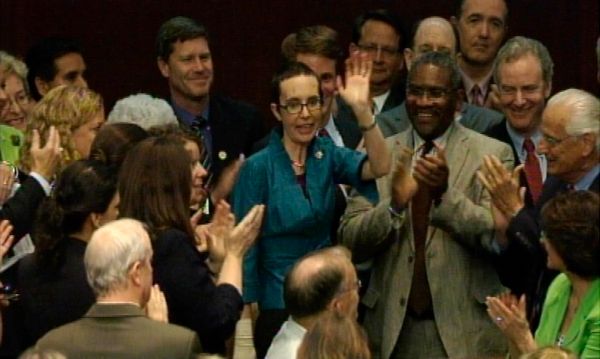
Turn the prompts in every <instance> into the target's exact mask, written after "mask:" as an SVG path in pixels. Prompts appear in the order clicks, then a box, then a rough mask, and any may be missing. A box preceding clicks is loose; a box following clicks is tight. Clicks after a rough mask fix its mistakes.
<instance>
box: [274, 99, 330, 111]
mask: <svg viewBox="0 0 600 359" xmlns="http://www.w3.org/2000/svg"><path fill="white" fill-rule="evenodd" d="M309 101H316V103H315V104H318V105H319V107H315V108H313V109H311V108H310V107H309V106H310V104H309ZM294 105H295V106H300V107H299V108H298V111H290V110H289V107H290V106H294ZM277 106H278V107H279V108H283V109H284V110H285V112H287V113H289V114H290V115H297V114H299V113H302V109H303V108H304V107H306V110H307V111H308V112H310V113H313V112H314V111H317V110H320V109H321V108H322V107H323V99H322V98H321V97H320V96H313V97H309V98H308V99H307V100H306V102H301V101H298V103H296V102H295V101H290V102H288V103H286V104H281V103H280V104H277Z"/></svg>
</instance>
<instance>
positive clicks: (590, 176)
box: [574, 164, 600, 191]
mask: <svg viewBox="0 0 600 359" xmlns="http://www.w3.org/2000/svg"><path fill="white" fill-rule="evenodd" d="M598 173H600V164H597V165H596V166H594V168H592V169H591V170H589V171H588V173H586V174H585V176H583V177H582V178H581V179H580V180H579V181H577V183H575V186H574V187H575V189H576V190H578V191H584V190H588V189H589V188H590V187H591V186H592V183H594V180H595V179H596V177H598Z"/></svg>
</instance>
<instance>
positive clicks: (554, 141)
mask: <svg viewBox="0 0 600 359" xmlns="http://www.w3.org/2000/svg"><path fill="white" fill-rule="evenodd" d="M571 137H577V136H573V135H568V136H567V137H565V138H556V137H552V136H548V135H545V134H542V139H543V140H544V141H545V142H546V144H547V145H548V146H549V147H556V146H558V145H560V144H561V143H562V142H563V141H565V140H568V139H569V138H571Z"/></svg>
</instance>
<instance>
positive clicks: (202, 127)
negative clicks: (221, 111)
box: [191, 116, 212, 169]
mask: <svg viewBox="0 0 600 359" xmlns="http://www.w3.org/2000/svg"><path fill="white" fill-rule="evenodd" d="M191 128H192V130H193V131H194V132H195V133H196V134H197V135H198V136H200V138H201V139H202V144H203V145H204V152H205V153H206V160H205V163H204V165H205V166H204V167H206V168H207V169H208V168H210V165H211V163H212V136H211V133H210V125H209V123H208V120H207V119H205V118H204V117H202V116H197V117H196V118H195V119H194V122H192V126H191Z"/></svg>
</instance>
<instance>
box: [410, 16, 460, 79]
mask: <svg viewBox="0 0 600 359" xmlns="http://www.w3.org/2000/svg"><path fill="white" fill-rule="evenodd" d="M411 40H412V41H411V47H410V48H408V49H405V50H404V59H405V61H406V65H407V67H408V68H409V69H410V65H411V64H412V62H413V61H414V60H415V59H416V58H417V57H419V56H421V55H422V54H424V53H427V52H431V51H435V52H443V53H447V54H449V55H451V56H452V57H454V56H455V55H456V36H455V35H454V29H453V28H452V24H450V22H449V21H448V20H446V19H444V18H441V17H438V16H432V17H428V18H425V19H423V20H421V21H419V22H418V23H417V24H416V26H415V28H414V32H413V37H412V39H411Z"/></svg>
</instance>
